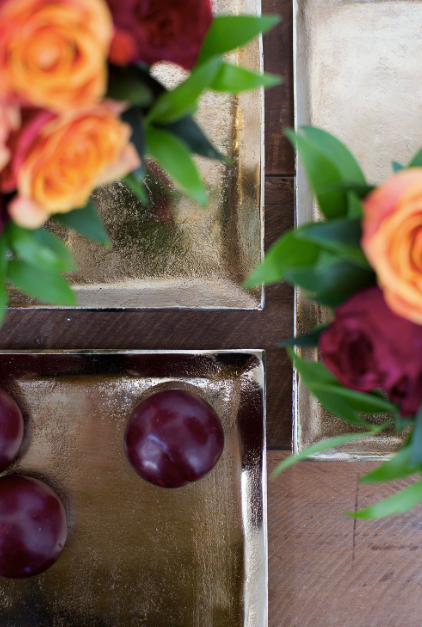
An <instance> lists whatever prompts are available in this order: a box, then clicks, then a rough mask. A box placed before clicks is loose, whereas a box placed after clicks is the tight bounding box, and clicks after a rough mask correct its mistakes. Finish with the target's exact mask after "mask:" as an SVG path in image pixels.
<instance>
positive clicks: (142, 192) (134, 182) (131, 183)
mask: <svg viewBox="0 0 422 627" xmlns="http://www.w3.org/2000/svg"><path fill="white" fill-rule="evenodd" d="M122 181H123V183H126V185H127V186H128V187H129V189H131V190H132V192H133V193H134V194H135V196H136V197H137V199H138V200H139V201H140V202H141V203H142V204H143V205H144V207H148V205H149V201H148V196H147V192H146V189H145V187H144V185H143V183H141V182H140V181H139V180H138V179H137V178H136V176H135V175H134V174H127V175H126V176H125V177H124V178H123V179H122Z"/></svg>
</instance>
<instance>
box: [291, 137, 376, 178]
mask: <svg viewBox="0 0 422 627" xmlns="http://www.w3.org/2000/svg"><path fill="white" fill-rule="evenodd" d="M301 130H302V131H303V132H304V134H305V136H306V137H307V138H308V139H310V140H311V141H312V142H313V143H314V144H315V145H316V146H317V147H318V148H319V149H320V150H321V152H323V153H324V154H325V155H326V156H327V157H328V158H329V159H330V161H331V162H332V163H335V164H336V166H337V168H338V169H339V171H340V174H341V175H342V177H343V179H344V180H345V181H358V182H361V183H366V180H365V176H364V174H363V172H362V170H361V168H360V165H359V164H358V162H357V161H356V159H355V158H354V156H353V155H352V153H351V152H350V150H349V149H348V148H346V146H345V145H344V144H343V143H342V142H341V141H340V140H338V139H337V138H336V137H334V135H331V134H330V133H327V132H326V131H323V130H322V129H320V128H316V127H315V126H302V127H301Z"/></svg>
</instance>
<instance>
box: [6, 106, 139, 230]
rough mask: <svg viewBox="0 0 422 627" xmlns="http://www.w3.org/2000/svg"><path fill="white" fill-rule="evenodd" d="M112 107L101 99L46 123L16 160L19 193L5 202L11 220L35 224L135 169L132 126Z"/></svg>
mask: <svg viewBox="0 0 422 627" xmlns="http://www.w3.org/2000/svg"><path fill="white" fill-rule="evenodd" d="M116 109H117V107H116V106H115V105H113V104H112V103H104V104H101V105H98V106H97V107H95V108H93V109H91V110H89V111H85V112H83V113H79V114H74V113H73V114H69V115H63V116H58V117H54V118H53V119H50V120H49V121H47V122H46V123H45V125H44V126H43V127H42V128H41V129H40V130H39V132H38V134H37V135H36V137H35V138H34V140H33V142H32V143H31V145H30V147H29V149H28V150H27V152H26V154H25V155H24V157H23V160H22V162H21V163H20V164H18V168H17V189H18V196H17V197H16V198H15V199H14V200H13V201H12V202H11V203H10V205H9V211H10V215H11V217H12V219H13V220H15V222H17V223H18V224H20V225H21V226H24V227H27V228H35V227H38V226H40V225H41V224H42V223H43V222H44V221H45V220H46V219H47V218H48V216H49V215H51V214H54V213H66V212H68V211H71V210H72V209H77V208H81V207H84V206H85V205H86V204H87V202H88V200H89V196H90V194H91V192H92V191H93V190H94V189H95V188H96V187H98V186H99V185H102V184H104V183H108V182H110V181H114V180H117V179H120V178H122V177H123V176H125V175H126V174H128V173H129V172H131V171H132V170H134V169H136V168H137V167H139V165H140V160H139V156H138V153H137V152H136V149H135V147H134V146H133V145H132V144H131V143H129V139H130V136H131V132H132V129H131V127H130V126H129V125H127V124H125V123H123V122H122V121H121V120H120V119H119V118H118V116H117V115H116Z"/></svg>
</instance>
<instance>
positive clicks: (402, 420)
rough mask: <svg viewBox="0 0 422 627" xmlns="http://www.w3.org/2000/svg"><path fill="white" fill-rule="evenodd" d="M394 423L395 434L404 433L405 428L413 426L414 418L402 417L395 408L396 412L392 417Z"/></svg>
mask: <svg viewBox="0 0 422 627" xmlns="http://www.w3.org/2000/svg"><path fill="white" fill-rule="evenodd" d="M394 421H395V425H396V433H401V432H402V431H404V430H405V429H407V427H410V426H411V425H413V423H414V421H415V418H414V416H404V417H403V416H402V415H401V414H400V410H399V408H397V411H396V413H395V416H394Z"/></svg>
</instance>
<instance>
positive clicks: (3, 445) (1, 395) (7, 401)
mask: <svg viewBox="0 0 422 627" xmlns="http://www.w3.org/2000/svg"><path fill="white" fill-rule="evenodd" d="M23 428H24V425H23V418H22V414H21V410H20V409H19V407H18V406H17V404H16V403H15V401H14V400H13V398H12V397H11V396H9V394H8V393H7V392H5V391H4V390H2V389H1V388H0V472H1V471H3V470H5V469H6V468H7V467H8V466H10V464H11V463H12V462H13V460H14V459H15V457H16V456H17V454H18V452H19V449H20V447H21V444H22V438H23Z"/></svg>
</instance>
